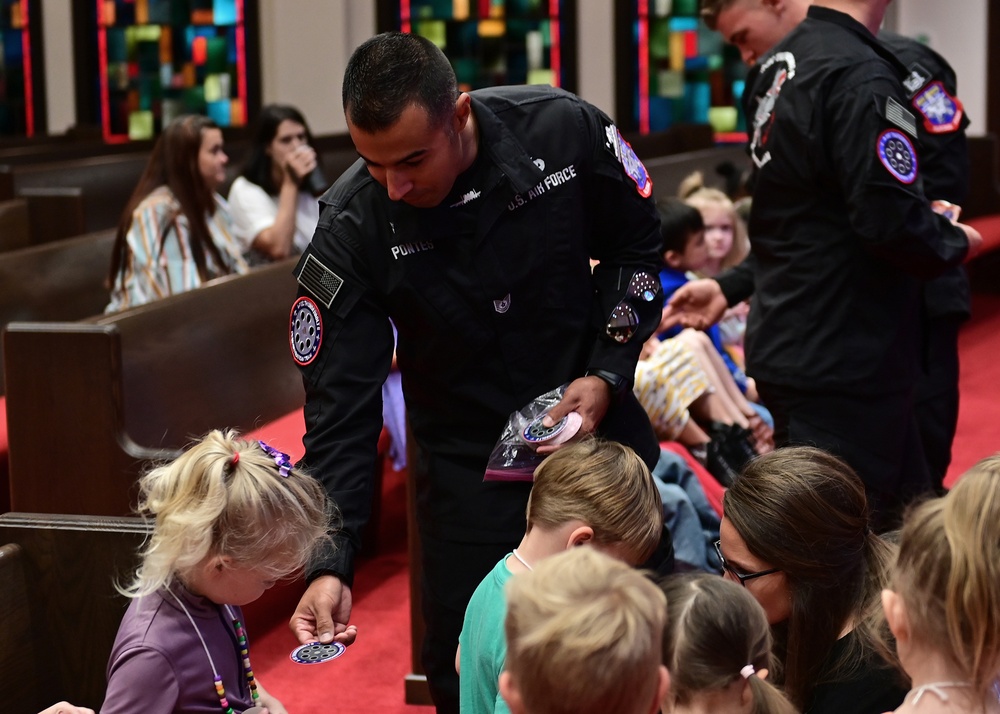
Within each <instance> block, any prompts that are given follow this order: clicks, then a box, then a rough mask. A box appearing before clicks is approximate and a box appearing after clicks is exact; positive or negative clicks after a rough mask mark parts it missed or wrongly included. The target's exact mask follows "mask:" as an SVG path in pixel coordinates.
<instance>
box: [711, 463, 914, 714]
mask: <svg viewBox="0 0 1000 714" xmlns="http://www.w3.org/2000/svg"><path fill="white" fill-rule="evenodd" d="M723 507H724V511H725V517H724V518H723V520H722V525H721V527H720V531H719V532H720V541H719V543H718V547H719V555H720V558H721V560H722V564H723V571H724V575H725V576H726V577H727V578H729V579H730V580H733V581H735V582H738V583H739V584H741V585H743V587H745V588H746V589H747V591H749V592H750V594H751V595H753V596H754V598H756V600H757V601H758V602H759V603H760V604H761V606H762V607H763V608H764V612H765V613H766V614H767V619H768V622H769V623H770V624H771V627H772V628H773V630H774V635H775V654H776V656H777V657H776V659H777V662H778V664H779V667H778V672H777V673H776V674H777V677H776V681H778V682H781V683H783V686H784V689H785V692H786V693H787V695H788V697H789V699H791V701H792V703H793V704H795V705H796V706H797V707H799V708H801V709H802V711H804V712H806V714H841V713H842V712H851V713H852V714H882V712H885V711H888V710H891V709H895V708H896V707H897V706H899V704H900V702H901V701H902V700H903V696H904V695H905V693H906V687H905V686H903V682H902V681H901V679H900V678H898V677H896V676H895V674H894V673H895V670H894V668H893V666H892V664H890V663H889V662H888V661H886V660H885V659H884V658H883V656H882V654H880V653H882V652H886V651H891V647H887V641H888V639H889V637H890V635H889V632H888V628H887V627H886V624H885V618H884V616H883V614H882V608H881V592H882V588H883V587H885V585H886V583H887V582H888V573H889V568H890V566H891V563H892V560H893V558H894V555H895V548H894V546H892V545H891V544H890V543H888V542H887V541H885V540H884V539H882V538H881V537H879V536H878V535H876V534H875V533H873V532H872V530H871V528H870V527H869V508H868V503H867V500H866V497H865V487H864V484H863V483H862V482H861V479H860V478H858V476H857V474H855V473H854V471H853V470H851V468H850V467H849V466H848V465H847V464H845V463H844V462H843V461H841V460H840V459H838V458H836V457H835V456H832V455H830V454H829V453H827V452H825V451H822V450H820V449H815V448H811V447H786V448H781V449H777V450H775V451H773V452H771V453H770V454H765V455H763V456H760V457H758V458H756V459H754V460H752V461H751V462H750V463H749V464H747V466H746V467H745V468H744V470H743V473H742V474H741V475H740V476H739V478H737V479H736V481H735V483H734V484H733V486H732V488H730V489H729V490H728V491H727V492H726V495H725V497H724V499H723Z"/></svg>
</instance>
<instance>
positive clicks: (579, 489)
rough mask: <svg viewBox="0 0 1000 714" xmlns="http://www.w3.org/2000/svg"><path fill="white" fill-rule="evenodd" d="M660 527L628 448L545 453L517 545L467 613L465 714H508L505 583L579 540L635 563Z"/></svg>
mask: <svg viewBox="0 0 1000 714" xmlns="http://www.w3.org/2000/svg"><path fill="white" fill-rule="evenodd" d="M662 532H663V504H662V501H661V500H660V495H659V492H658V491H657V489H656V486H655V484H654V482H653V479H652V477H651V476H650V473H649V469H647V468H646V465H645V464H644V463H643V461H642V459H640V458H639V456H638V455H637V454H636V453H635V452H634V451H633V450H632V449H630V448H629V447H627V446H624V445H622V444H619V443H617V442H613V441H607V440H603V439H599V438H596V437H587V438H585V439H583V440H582V441H579V442H577V443H573V444H569V445H566V446H563V447H562V448H560V449H559V450H558V451H556V452H555V453H553V454H552V455H550V456H548V457H547V458H546V459H545V460H544V461H543V462H542V463H541V464H540V465H539V466H538V468H537V469H536V470H535V479H534V484H533V485H532V488H531V495H530V496H529V498H528V506H527V528H526V530H525V534H524V537H523V538H522V539H521V543H520V544H519V545H518V546H517V548H514V550H513V551H512V552H511V553H510V554H508V555H506V556H504V557H503V558H502V559H501V560H500V561H499V562H498V563H497V564H496V566H495V567H494V568H493V570H492V572H490V573H489V575H487V576H486V577H485V578H484V579H483V581H482V582H481V583H480V584H479V587H477V588H476V591H475V592H474V593H473V595H472V598H471V600H470V601H469V605H468V608H467V609H466V612H465V622H464V624H463V626H462V633H461V635H460V637H459V651H458V655H457V657H456V668H457V669H458V671H459V691H460V695H461V708H462V712H463V714H479V713H480V712H482V713H485V712H489V713H490V714H493V713H494V712H504V711H508V710H507V708H506V705H505V704H504V701H503V699H502V698H501V697H500V692H499V685H498V683H499V679H500V672H501V671H502V670H503V666H504V660H505V658H506V655H507V648H506V644H505V642H504V636H503V622H504V615H505V613H506V609H507V605H506V600H505V598H504V586H505V585H506V584H507V581H509V580H511V579H512V577H513V576H514V575H518V574H521V573H527V572H530V571H531V570H532V569H533V568H534V567H535V566H536V565H537V564H538V563H539V562H541V561H543V560H544V559H546V558H548V557H550V556H552V555H555V554H556V553H559V552H561V551H564V550H569V549H573V548H576V547H577V546H584V545H589V546H593V548H594V549H596V550H601V551H604V552H605V553H608V554H610V555H612V556H614V557H616V558H619V559H621V560H623V561H625V562H626V563H629V564H632V565H638V564H639V563H642V562H644V561H645V560H646V558H648V557H649V556H650V554H652V552H653V551H654V550H655V548H656V546H657V544H658V543H659V541H660V537H661V535H662Z"/></svg>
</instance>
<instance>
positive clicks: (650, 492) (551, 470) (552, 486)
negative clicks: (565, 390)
mask: <svg viewBox="0 0 1000 714" xmlns="http://www.w3.org/2000/svg"><path fill="white" fill-rule="evenodd" d="M573 520H580V521H583V522H584V523H586V524H587V525H588V526H590V527H591V528H593V529H594V542H595V543H596V544H598V545H604V546H608V545H612V544H615V545H620V546H621V547H623V548H624V550H625V557H626V558H627V559H628V560H630V561H631V562H632V563H641V562H643V561H645V560H646V558H648V557H649V556H650V554H652V552H653V551H654V550H655V549H656V546H657V544H658V543H659V542H660V538H661V536H662V534H663V501H662V500H661V499H660V494H659V491H657V490H656V485H655V484H654V483H653V478H652V476H650V474H649V469H648V468H646V464H645V463H643V461H642V459H640V458H639V456H638V455H637V454H636V453H635V451H633V450H632V449H631V448H629V447H628V446H625V445H623V444H619V443H618V442H615V441H608V440H606V439H600V438H597V437H587V438H585V439H583V440H582V441H579V442H577V443H574V444H568V445H566V446H564V447H562V448H561V449H559V450H558V451H556V452H555V453H553V454H551V455H550V456H548V457H547V458H546V459H545V460H544V461H543V462H542V463H541V464H540V465H539V466H538V468H537V469H535V482H534V485H533V486H532V488H531V495H530V496H529V497H528V508H527V521H528V525H527V530H528V531H529V532H530V531H531V529H532V528H533V527H535V526H541V527H543V528H558V527H559V526H562V525H563V524H565V523H568V522H570V521H573Z"/></svg>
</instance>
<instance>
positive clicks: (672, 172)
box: [643, 145, 750, 199]
mask: <svg viewBox="0 0 1000 714" xmlns="http://www.w3.org/2000/svg"><path fill="white" fill-rule="evenodd" d="M726 162H729V163H732V164H733V165H734V166H735V167H736V169H737V170H738V171H743V170H745V169H749V168H750V158H749V156H747V153H746V150H745V149H744V147H743V146H742V145H727V146H717V147H712V148H710V149H699V150H698V151H688V152H685V153H683V154H673V155H669V156H658V157H655V158H652V159H643V164H645V166H646V171H647V172H648V173H649V177H650V178H651V179H652V180H653V195H654V196H655V197H656V198H657V199H661V198H667V197H668V196H676V195H677V189H678V187H679V186H680V183H681V181H682V180H683V179H685V178H686V177H687V176H689V175H690V174H691V173H693V172H694V171H701V172H702V174H703V175H704V178H705V185H706V186H712V187H714V188H718V189H721V190H722V191H725V190H726V186H725V179H723V178H722V176H720V175H719V174H718V173H717V172H716V169H717V168H718V167H719V166H720V165H722V164H724V163H726Z"/></svg>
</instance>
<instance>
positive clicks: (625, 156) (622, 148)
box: [604, 124, 653, 198]
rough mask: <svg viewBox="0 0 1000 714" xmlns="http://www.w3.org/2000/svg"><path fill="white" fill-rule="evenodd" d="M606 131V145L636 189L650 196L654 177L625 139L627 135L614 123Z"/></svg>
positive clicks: (606, 127)
mask: <svg viewBox="0 0 1000 714" xmlns="http://www.w3.org/2000/svg"><path fill="white" fill-rule="evenodd" d="M604 133H605V135H606V137H605V138H606V141H605V146H606V147H607V148H608V150H609V151H611V152H612V153H613V154H614V155H615V158H617V159H618V161H619V163H621V165H622V168H623V169H624V170H625V174H626V175H627V176H628V177H629V178H630V179H632V180H633V181H634V182H635V189H636V191H638V193H639V195H640V196H642V197H643V198H649V197H650V196H651V195H652V193H653V179H652V178H650V176H649V172H648V171H646V167H645V166H644V165H643V163H642V161H640V160H639V157H638V156H636V154H635V150H633V149H632V146H631V145H630V144H629V143H628V142H627V141H625V137H623V136H622V133H621V132H620V131H618V127H616V126H615V125H614V124H608V125H606V126H605V127H604Z"/></svg>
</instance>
